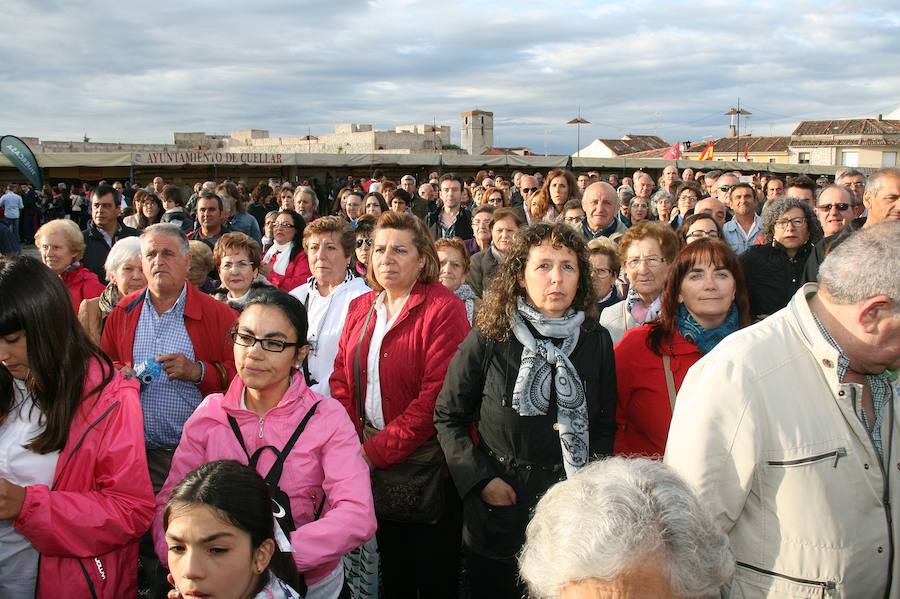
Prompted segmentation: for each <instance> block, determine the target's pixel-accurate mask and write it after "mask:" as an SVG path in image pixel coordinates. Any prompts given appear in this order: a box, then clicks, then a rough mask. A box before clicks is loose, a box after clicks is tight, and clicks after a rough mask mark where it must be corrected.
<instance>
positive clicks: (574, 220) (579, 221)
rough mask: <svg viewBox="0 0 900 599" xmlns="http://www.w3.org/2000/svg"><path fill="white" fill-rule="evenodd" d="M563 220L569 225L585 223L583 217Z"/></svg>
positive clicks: (569, 217)
mask: <svg viewBox="0 0 900 599" xmlns="http://www.w3.org/2000/svg"><path fill="white" fill-rule="evenodd" d="M563 220H564V221H565V222H567V223H569V224H570V225H576V224H578V223H582V222H584V217H583V216H567V217H565V218H564V219H563Z"/></svg>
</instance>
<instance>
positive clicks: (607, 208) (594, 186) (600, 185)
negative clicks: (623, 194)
mask: <svg viewBox="0 0 900 599" xmlns="http://www.w3.org/2000/svg"><path fill="white" fill-rule="evenodd" d="M581 207H582V208H583V209H584V215H585V218H584V225H583V226H582V232H583V233H584V237H585V239H587V240H588V241H590V240H591V239H596V238H598V237H608V238H609V239H610V240H612V241H618V240H619V238H620V237H622V235H624V234H625V231H627V230H628V229H627V227H626V226H625V225H624V224H623V223H622V222H621V221H620V220H619V219H617V218H616V214H617V213H618V211H619V195H618V194H617V193H616V190H615V189H613V186H612V185H610V184H609V183H605V182H603V181H598V182H597V183H591V184H590V185H588V186H587V189H585V190H584V195H583V196H582V197H581Z"/></svg>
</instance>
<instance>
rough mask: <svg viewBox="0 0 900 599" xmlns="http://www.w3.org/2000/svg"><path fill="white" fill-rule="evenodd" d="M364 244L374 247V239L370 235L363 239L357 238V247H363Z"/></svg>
mask: <svg viewBox="0 0 900 599" xmlns="http://www.w3.org/2000/svg"><path fill="white" fill-rule="evenodd" d="M363 245H367V246H369V247H372V239H371V238H370V237H364V238H363V239H357V240H356V248H357V249H359V248H361V247H362V246H363Z"/></svg>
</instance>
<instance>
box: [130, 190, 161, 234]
mask: <svg viewBox="0 0 900 599" xmlns="http://www.w3.org/2000/svg"><path fill="white" fill-rule="evenodd" d="M165 211H166V210H165V208H163V204H162V200H160V199H159V196H157V195H156V194H155V193H148V194H147V195H145V196H144V199H143V200H141V207H140V209H139V210H138V211H137V212H135V215H134V223H135V226H134V228H135V229H137V230H138V231H143V230H144V229H146V228H147V227H149V226H150V225H155V224H156V223H158V222H161V221H162V217H163V214H164V213H165Z"/></svg>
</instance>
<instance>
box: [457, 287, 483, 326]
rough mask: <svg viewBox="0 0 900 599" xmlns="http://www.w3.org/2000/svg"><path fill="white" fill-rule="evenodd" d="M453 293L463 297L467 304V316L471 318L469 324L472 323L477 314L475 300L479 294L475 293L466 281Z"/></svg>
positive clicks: (460, 297)
mask: <svg viewBox="0 0 900 599" xmlns="http://www.w3.org/2000/svg"><path fill="white" fill-rule="evenodd" d="M453 295H455V296H456V297H458V298H459V299H461V300H462V302H463V303H464V304H465V305H466V318H468V319H469V324H472V318H473V317H474V316H475V300H476V299H478V296H477V295H475V292H474V291H472V288H471V287H469V286H468V285H467V284H465V283H463V284H462V285H460V286H459V287H457V288H456V291H454V292H453Z"/></svg>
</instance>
